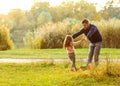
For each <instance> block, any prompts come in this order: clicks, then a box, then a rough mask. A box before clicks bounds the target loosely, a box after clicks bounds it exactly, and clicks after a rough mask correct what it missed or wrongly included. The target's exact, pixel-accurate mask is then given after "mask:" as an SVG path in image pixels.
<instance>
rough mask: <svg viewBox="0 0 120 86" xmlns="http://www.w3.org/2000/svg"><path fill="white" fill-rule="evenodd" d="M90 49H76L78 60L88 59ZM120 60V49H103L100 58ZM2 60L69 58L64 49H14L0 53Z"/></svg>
mask: <svg viewBox="0 0 120 86" xmlns="http://www.w3.org/2000/svg"><path fill="white" fill-rule="evenodd" d="M88 51H89V50H88V49H87V48H82V49H76V58H87V55H88ZM106 57H110V58H120V49H113V48H102V50H101V54H100V58H106ZM0 58H68V57H67V53H66V51H65V50H63V49H36V50H32V49H13V50H7V51H0Z"/></svg>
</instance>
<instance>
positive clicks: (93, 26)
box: [90, 24, 98, 29]
mask: <svg viewBox="0 0 120 86" xmlns="http://www.w3.org/2000/svg"><path fill="white" fill-rule="evenodd" d="M90 26H91V28H94V29H98V28H97V26H96V25H94V24H90Z"/></svg>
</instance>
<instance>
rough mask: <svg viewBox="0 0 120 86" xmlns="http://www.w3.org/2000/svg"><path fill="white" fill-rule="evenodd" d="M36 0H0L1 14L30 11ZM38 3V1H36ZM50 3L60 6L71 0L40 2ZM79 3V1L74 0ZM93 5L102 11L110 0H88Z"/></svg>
mask: <svg viewBox="0 0 120 86" xmlns="http://www.w3.org/2000/svg"><path fill="white" fill-rule="evenodd" d="M34 1H35V0H0V14H8V12H9V11H10V10H11V9H16V8H20V9H22V10H29V9H30V8H31V6H32V5H33V4H34ZM36 1H37V0H36ZM39 1H49V2H50V5H51V6H56V5H59V4H60V3H61V2H63V1H69V0H39ZM74 1H77V0H74ZM86 1H88V2H91V3H97V4H98V5H97V10H100V9H102V7H103V6H104V5H105V3H106V2H107V1H108V0H86Z"/></svg>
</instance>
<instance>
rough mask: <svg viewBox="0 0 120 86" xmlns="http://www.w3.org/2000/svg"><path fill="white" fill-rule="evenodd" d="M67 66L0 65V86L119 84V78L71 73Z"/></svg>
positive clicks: (49, 64)
mask: <svg viewBox="0 0 120 86" xmlns="http://www.w3.org/2000/svg"><path fill="white" fill-rule="evenodd" d="M80 65H82V64H78V63H77V66H80ZM69 66H70V64H69V63H60V64H54V63H31V64H0V86H115V85H116V86H118V85H119V83H120V77H110V76H107V75H105V74H104V73H103V75H102V74H101V75H99V74H96V76H95V75H93V74H91V73H90V71H88V70H86V71H77V72H71V71H68V68H69ZM102 70H103V67H102ZM90 74H91V75H90Z"/></svg>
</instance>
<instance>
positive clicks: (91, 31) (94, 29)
mask: <svg viewBox="0 0 120 86" xmlns="http://www.w3.org/2000/svg"><path fill="white" fill-rule="evenodd" d="M96 31H97V27H96V26H93V27H92V28H91V29H90V31H89V32H88V34H87V38H88V39H89V38H90V37H91V36H92V35H93V34H94V33H95V32H96Z"/></svg>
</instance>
